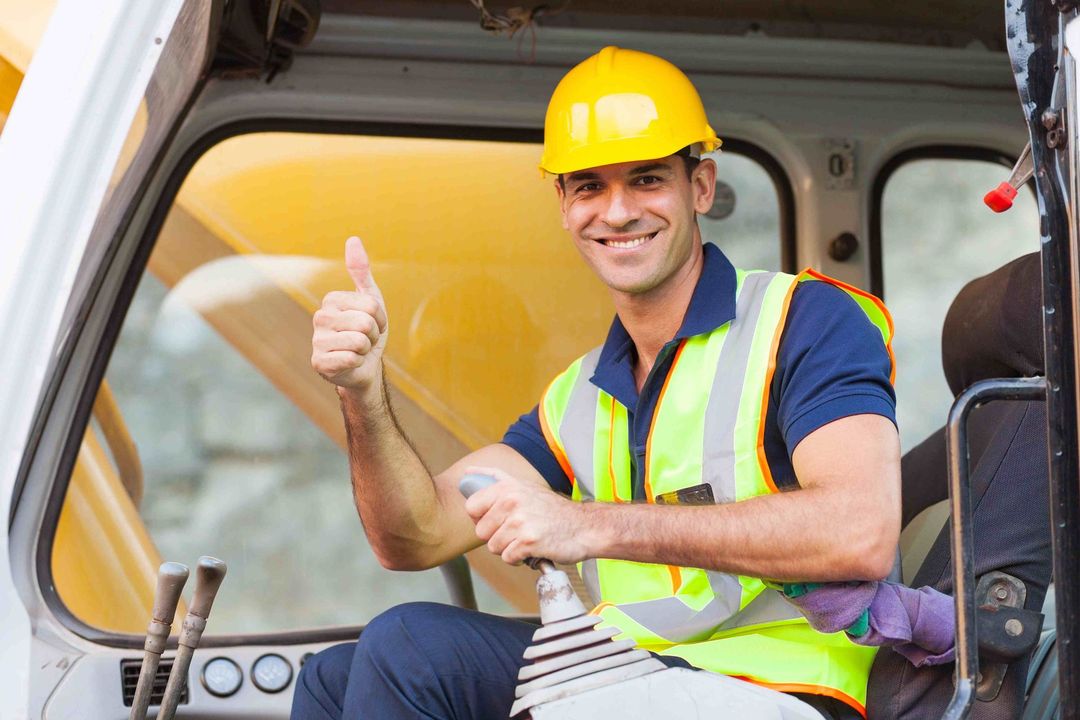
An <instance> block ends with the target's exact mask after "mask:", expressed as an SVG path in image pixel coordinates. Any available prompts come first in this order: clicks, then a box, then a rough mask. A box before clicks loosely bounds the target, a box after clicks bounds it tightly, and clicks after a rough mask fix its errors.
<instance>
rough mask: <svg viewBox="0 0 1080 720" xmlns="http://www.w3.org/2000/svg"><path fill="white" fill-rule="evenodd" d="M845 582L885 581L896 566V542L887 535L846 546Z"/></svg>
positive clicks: (883, 534)
mask: <svg viewBox="0 0 1080 720" xmlns="http://www.w3.org/2000/svg"><path fill="white" fill-rule="evenodd" d="M842 564H843V565H845V566H846V568H847V572H846V573H845V574H846V575H847V577H846V578H843V579H845V580H885V579H886V578H888V577H889V575H890V573H892V571H893V567H894V566H895V565H896V540H895V538H893V536H892V535H891V534H889V533H880V534H877V535H876V536H874V537H863V538H862V539H860V540H859V541H857V542H853V543H851V544H850V545H848V550H847V552H845V558H844V562H843V563H842Z"/></svg>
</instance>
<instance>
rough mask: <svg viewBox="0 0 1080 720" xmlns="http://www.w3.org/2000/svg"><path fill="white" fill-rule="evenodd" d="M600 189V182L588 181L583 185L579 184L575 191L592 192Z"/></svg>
mask: <svg viewBox="0 0 1080 720" xmlns="http://www.w3.org/2000/svg"><path fill="white" fill-rule="evenodd" d="M599 189H600V183H597V182H587V183H583V184H581V185H578V186H577V188H576V189H575V190H574V192H576V193H591V192H596V191H597V190H599Z"/></svg>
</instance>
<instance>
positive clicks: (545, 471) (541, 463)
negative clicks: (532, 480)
mask: <svg viewBox="0 0 1080 720" xmlns="http://www.w3.org/2000/svg"><path fill="white" fill-rule="evenodd" d="M502 443H503V445H508V446H509V447H511V448H513V449H514V450H516V451H517V452H518V454H520V455H521V456H522V457H524V458H525V459H526V460H528V461H529V464H530V465H532V466H533V467H534V468H536V471H537V472H538V473H540V475H541V476H542V477H543V478H544V479H545V480H547V482H548V485H550V486H551V489H552V490H554V491H555V492H558V493H562V494H563V495H569V494H570V492H571V489H572V488H571V486H570V478H568V477H567V476H566V473H565V472H564V471H563V469H562V466H561V465H559V461H558V459H557V458H556V457H555V453H553V452H551V448H550V447H548V444H547V439H545V438H544V431H543V430H542V429H541V428H540V411H539V409H538V408H536V407H534V408H533V409H532V410H531V411H529V412H527V413H525V414H524V415H522V416H521V417H520V418H518V419H517V422H515V423H514V424H513V425H511V426H510V427H509V428H508V429H507V430H506V434H505V435H503V439H502Z"/></svg>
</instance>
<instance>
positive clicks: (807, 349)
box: [770, 281, 896, 457]
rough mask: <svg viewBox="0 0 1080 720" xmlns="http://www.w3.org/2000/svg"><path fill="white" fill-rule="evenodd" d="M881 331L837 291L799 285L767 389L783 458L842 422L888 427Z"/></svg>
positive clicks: (890, 398) (889, 398)
mask: <svg viewBox="0 0 1080 720" xmlns="http://www.w3.org/2000/svg"><path fill="white" fill-rule="evenodd" d="M891 372H892V361H891V359H890V358H889V353H888V350H887V349H886V347H885V343H884V342H882V339H881V332H880V331H879V330H878V328H877V327H875V326H874V324H873V323H872V322H870V319H869V318H868V317H867V316H866V313H864V312H863V311H862V309H861V308H860V307H859V306H858V304H857V303H856V302H855V301H854V300H853V299H852V298H851V297H850V296H849V295H848V294H847V293H846V292H844V291H843V290H841V289H840V288H838V287H836V286H835V285H831V284H829V283H827V282H821V281H810V282H804V283H802V284H801V285H799V287H798V288H796V290H795V293H794V295H793V297H792V299H791V306H790V308H789V311H788V319H787V323H786V325H785V328H784V334H783V337H782V338H781V341H780V348H779V351H778V356H777V365H776V373H775V375H774V376H773V384H772V388H771V389H770V393H771V395H770V397H771V401H772V402H771V404H772V405H773V407H775V408H776V421H777V424H778V426H779V429H780V432H781V434H782V435H783V439H784V444H785V445H786V446H787V452H788V456H789V457H790V456H791V453H792V452H793V451H794V450H795V447H796V446H797V445H798V444H799V443H800V442H801V441H802V440H803V439H804V438H805V437H806V436H807V435H809V434H810V433H812V432H814V431H815V430H817V429H818V428H820V427H822V426H824V425H827V424H828V423H830V422H833V421H834V420H839V419H840V418H843V417H848V416H850V415H863V414H873V415H881V416H883V417H886V418H888V419H889V420H890V421H892V423H893V424H894V425H895V424H896V394H895V392H894V391H893V386H892V383H891V382H890V379H889V378H890V375H891Z"/></svg>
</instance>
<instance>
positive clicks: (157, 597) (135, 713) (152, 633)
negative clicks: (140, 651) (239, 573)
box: [129, 562, 188, 720]
mask: <svg viewBox="0 0 1080 720" xmlns="http://www.w3.org/2000/svg"><path fill="white" fill-rule="evenodd" d="M187 579H188V569H187V568H186V567H184V566H183V565H181V564H180V563H175V562H164V563H161V567H159V568H158V579H157V588H156V589H155V591H154V609H153V610H152V611H151V613H150V626H149V627H148V628H147V629H146V642H145V643H144V645H143V648H144V650H145V651H146V652H145V653H144V655H143V663H142V668H141V669H140V670H139V682H138V684H137V685H136V686H135V699H134V700H133V701H132V703H131V715H129V718H130V720H145V719H146V711H147V710H148V709H149V708H150V696H151V694H152V693H153V691H154V679H155V678H156V677H157V669H158V664H159V663H160V662H161V653H162V652H164V651H165V643H166V642H167V641H168V639H169V632H170V631H171V630H172V622H173V617H174V616H175V615H176V605H177V604H178V603H179V602H180V592H181V591H182V590H183V589H184V583H186V582H187Z"/></svg>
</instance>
